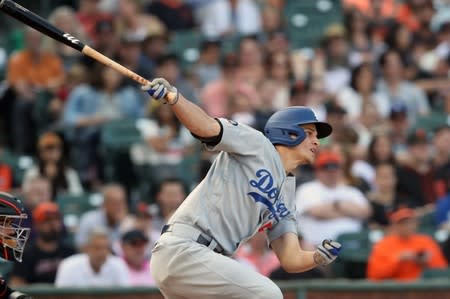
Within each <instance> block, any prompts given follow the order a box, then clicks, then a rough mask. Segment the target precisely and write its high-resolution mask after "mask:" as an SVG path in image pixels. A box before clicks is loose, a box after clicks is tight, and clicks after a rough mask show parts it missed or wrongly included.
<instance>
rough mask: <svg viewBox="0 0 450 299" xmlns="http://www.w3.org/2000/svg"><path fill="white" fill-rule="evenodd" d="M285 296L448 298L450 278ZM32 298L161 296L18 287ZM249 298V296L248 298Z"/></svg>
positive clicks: (303, 289) (312, 284)
mask: <svg viewBox="0 0 450 299" xmlns="http://www.w3.org/2000/svg"><path fill="white" fill-rule="evenodd" d="M278 285H279V286H280V288H281V289H282V290H283V293H284V298H285V299H325V298H332V299H378V298H380V299H394V298H395V299H398V298H401V299H450V281H449V280H448V279H435V280H426V281H419V282H414V283H398V282H392V281H389V282H380V283H374V282H369V281H365V280H356V281H355V280H311V281H292V282H280V283H278ZM21 290H22V291H24V292H27V293H29V294H31V295H33V297H34V298H35V299H101V298H105V299H106V298H108V299H144V298H145V299H163V297H162V296H161V294H160V293H159V291H158V290H157V289H156V288H142V287H131V288H86V289H80V288H54V287H53V286H48V285H35V286H29V287H26V288H21ZM249 299H251V298H249Z"/></svg>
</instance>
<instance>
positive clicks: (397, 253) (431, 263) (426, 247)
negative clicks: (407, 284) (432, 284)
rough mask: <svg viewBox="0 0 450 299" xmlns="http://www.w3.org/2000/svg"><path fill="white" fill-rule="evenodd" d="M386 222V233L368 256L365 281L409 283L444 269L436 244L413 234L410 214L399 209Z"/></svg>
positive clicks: (413, 217)
mask: <svg viewBox="0 0 450 299" xmlns="http://www.w3.org/2000/svg"><path fill="white" fill-rule="evenodd" d="M389 220H390V222H391V225H390V233H389V234H388V235H387V236H385V237H384V238H383V239H381V240H380V241H379V242H378V243H376V244H375V245H374V247H373V249H372V252H371V254H370V256H369V260H368V264H367V278H368V279H370V280H377V281H380V280H399V281H412V280H416V279H419V278H420V277H421V275H422V272H423V271H424V270H425V269H429V268H446V267H448V263H447V260H446V259H445V257H444V255H443V253H442V251H441V249H440V247H439V244H438V243H437V242H436V241H434V240H433V239H432V238H431V237H429V236H427V235H422V234H419V233H417V226H418V219H417V217H416V215H415V212H414V210H412V209H410V208H404V207H403V208H400V209H398V210H397V211H395V212H393V213H392V214H391V215H390V217H389Z"/></svg>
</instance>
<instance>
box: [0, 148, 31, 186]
mask: <svg viewBox="0 0 450 299" xmlns="http://www.w3.org/2000/svg"><path fill="white" fill-rule="evenodd" d="M0 162H2V163H4V164H6V165H9V167H11V169H12V171H13V186H14V187H20V186H21V185H22V182H23V179H24V175H25V172H26V171H27V169H28V168H30V167H31V166H33V164H34V160H33V158H31V157H29V156H22V155H17V154H15V153H12V152H9V151H7V150H3V151H2V152H1V153H0Z"/></svg>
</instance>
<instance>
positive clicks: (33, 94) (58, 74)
mask: <svg viewBox="0 0 450 299" xmlns="http://www.w3.org/2000/svg"><path fill="white" fill-rule="evenodd" d="M42 41H43V35H42V34H41V33H39V32H38V31H36V30H34V29H32V28H31V27H27V28H26V29H25V48H24V49H23V50H21V51H18V52H16V53H13V54H12V55H11V57H10V59H9V63H8V68H7V70H6V79H7V82H8V85H9V87H10V89H11V90H12V91H13V94H14V96H13V100H12V108H11V110H12V111H11V120H10V122H11V131H12V136H11V137H12V138H11V139H12V141H13V149H14V151H16V152H18V153H21V154H30V153H31V154H33V153H34V145H35V143H36V142H35V137H36V136H35V133H34V132H33V129H34V128H35V123H34V121H33V107H34V103H35V101H36V98H37V95H38V93H39V91H41V90H49V91H51V92H56V91H57V90H58V88H59V87H60V86H61V85H62V83H63V82H64V78H65V73H64V69H63V63H62V60H61V59H60V58H59V57H58V56H56V55H55V54H52V53H48V52H45V51H43V50H42Z"/></svg>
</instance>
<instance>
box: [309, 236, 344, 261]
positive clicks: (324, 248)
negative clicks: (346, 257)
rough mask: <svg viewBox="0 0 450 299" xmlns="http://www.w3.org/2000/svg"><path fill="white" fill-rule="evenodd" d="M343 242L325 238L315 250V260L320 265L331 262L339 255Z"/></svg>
mask: <svg viewBox="0 0 450 299" xmlns="http://www.w3.org/2000/svg"><path fill="white" fill-rule="evenodd" d="M340 250H341V244H340V243H338V242H336V241H332V240H323V241H322V244H321V245H319V246H318V247H317V249H316V251H315V252H314V261H315V262H316V264H317V265H319V266H326V265H328V264H331V263H332V262H333V261H334V260H335V259H336V258H337V256H338V254H339V251H340Z"/></svg>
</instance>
